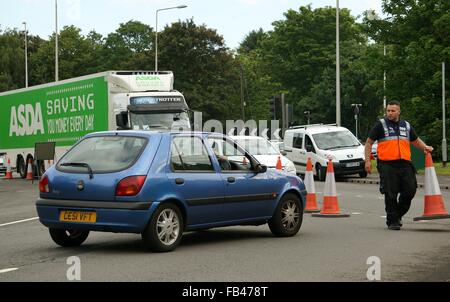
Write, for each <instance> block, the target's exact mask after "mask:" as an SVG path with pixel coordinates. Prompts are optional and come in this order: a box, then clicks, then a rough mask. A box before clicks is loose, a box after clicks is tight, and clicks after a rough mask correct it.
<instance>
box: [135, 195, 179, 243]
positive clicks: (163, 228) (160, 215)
mask: <svg viewBox="0 0 450 302" xmlns="http://www.w3.org/2000/svg"><path fill="white" fill-rule="evenodd" d="M182 235H183V216H182V215H181V212H180V210H179V209H178V207H177V206H176V205H174V204H171V203H163V204H162V205H161V206H159V207H158V209H157V210H156V212H155V213H154V214H153V216H152V218H151V220H150V223H149V224H148V226H147V228H146V229H145V231H144V232H143V233H142V241H143V242H144V246H145V247H146V248H148V249H150V250H151V251H154V252H170V251H173V250H174V249H175V248H176V247H177V246H178V244H179V243H180V241H181V237H182Z"/></svg>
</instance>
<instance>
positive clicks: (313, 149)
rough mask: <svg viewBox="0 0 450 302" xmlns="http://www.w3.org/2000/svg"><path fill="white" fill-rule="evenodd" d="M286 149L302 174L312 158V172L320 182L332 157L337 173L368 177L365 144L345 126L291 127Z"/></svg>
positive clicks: (287, 133)
mask: <svg viewBox="0 0 450 302" xmlns="http://www.w3.org/2000/svg"><path fill="white" fill-rule="evenodd" d="M284 151H285V152H286V153H287V155H286V156H287V157H288V158H289V159H290V160H292V161H293V162H294V164H295V166H296V169H297V172H298V173H301V174H304V173H305V172H306V162H307V160H308V158H311V161H312V164H313V173H314V175H316V176H317V178H318V179H319V180H320V181H323V180H325V176H326V169H327V164H328V161H329V160H330V159H331V161H332V162H333V167H334V172H335V174H336V175H351V174H359V176H360V177H363V178H364V177H366V176H367V172H365V170H364V146H363V145H362V144H361V143H360V142H359V141H358V139H357V138H356V137H355V136H354V135H353V134H352V133H351V132H350V131H349V130H348V129H347V128H344V127H338V126H336V125H323V124H317V125H306V126H297V127H292V128H290V129H288V130H286V132H285V134H284Z"/></svg>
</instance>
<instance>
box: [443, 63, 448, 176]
mask: <svg viewBox="0 0 450 302" xmlns="http://www.w3.org/2000/svg"><path fill="white" fill-rule="evenodd" d="M445 119H446V116H445V62H442V166H443V167H445V166H446V165H447V139H446V134H445Z"/></svg>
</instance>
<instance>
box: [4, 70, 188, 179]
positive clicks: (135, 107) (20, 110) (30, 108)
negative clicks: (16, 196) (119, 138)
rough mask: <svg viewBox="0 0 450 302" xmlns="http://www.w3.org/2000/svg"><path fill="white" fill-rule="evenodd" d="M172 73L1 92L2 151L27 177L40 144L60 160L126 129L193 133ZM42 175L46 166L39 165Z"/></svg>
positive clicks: (97, 77) (107, 76) (119, 74)
mask: <svg viewBox="0 0 450 302" xmlns="http://www.w3.org/2000/svg"><path fill="white" fill-rule="evenodd" d="M173 82H174V77H173V73H172V72H170V71H161V72H152V71H140V72H128V71H108V72H102V73H97V74H92V75H88V76H83V77H78V78H73V79H68V80H63V81H59V82H55V83H49V84H45V85H38V86H33V87H29V88H24V89H18V90H13V91H7V92H3V93H0V121H1V123H0V152H4V153H7V154H6V158H9V159H10V160H11V167H12V169H13V170H15V171H17V172H18V173H20V175H21V176H22V178H25V177H26V172H27V163H28V161H29V160H30V159H31V160H32V161H33V160H34V158H35V154H34V147H35V143H38V142H56V150H55V153H56V158H57V159H59V158H60V157H61V156H62V155H63V154H64V153H65V152H66V151H67V150H68V149H69V148H70V147H71V146H72V145H73V144H74V143H75V142H76V141H77V140H78V139H80V138H81V137H82V136H83V135H85V134H88V133H91V132H95V131H105V130H118V129H119V130H122V129H134V130H138V129H143V130H152V129H172V127H175V128H176V129H178V128H179V127H182V128H184V129H190V122H189V116H188V113H187V112H188V110H189V107H188V106H187V104H186V101H185V99H184V96H183V95H182V94H181V93H180V92H178V91H176V90H174V89H173ZM36 166H38V167H40V169H41V173H39V174H42V172H43V170H44V163H43V162H40V163H36Z"/></svg>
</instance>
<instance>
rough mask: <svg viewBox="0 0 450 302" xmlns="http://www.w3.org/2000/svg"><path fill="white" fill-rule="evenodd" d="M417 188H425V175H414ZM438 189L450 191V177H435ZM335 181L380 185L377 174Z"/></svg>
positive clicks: (344, 177) (346, 177) (347, 177)
mask: <svg viewBox="0 0 450 302" xmlns="http://www.w3.org/2000/svg"><path fill="white" fill-rule="evenodd" d="M416 178H417V186H418V187H419V188H423V187H424V186H425V175H419V174H417V175H416ZM437 178H438V183H439V187H440V188H441V190H450V175H437ZM337 181H344V182H352V183H360V184H374V185H379V184H380V175H379V174H378V173H372V174H369V175H367V177H366V178H360V177H358V176H353V175H350V176H342V177H341V178H339V179H337Z"/></svg>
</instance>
